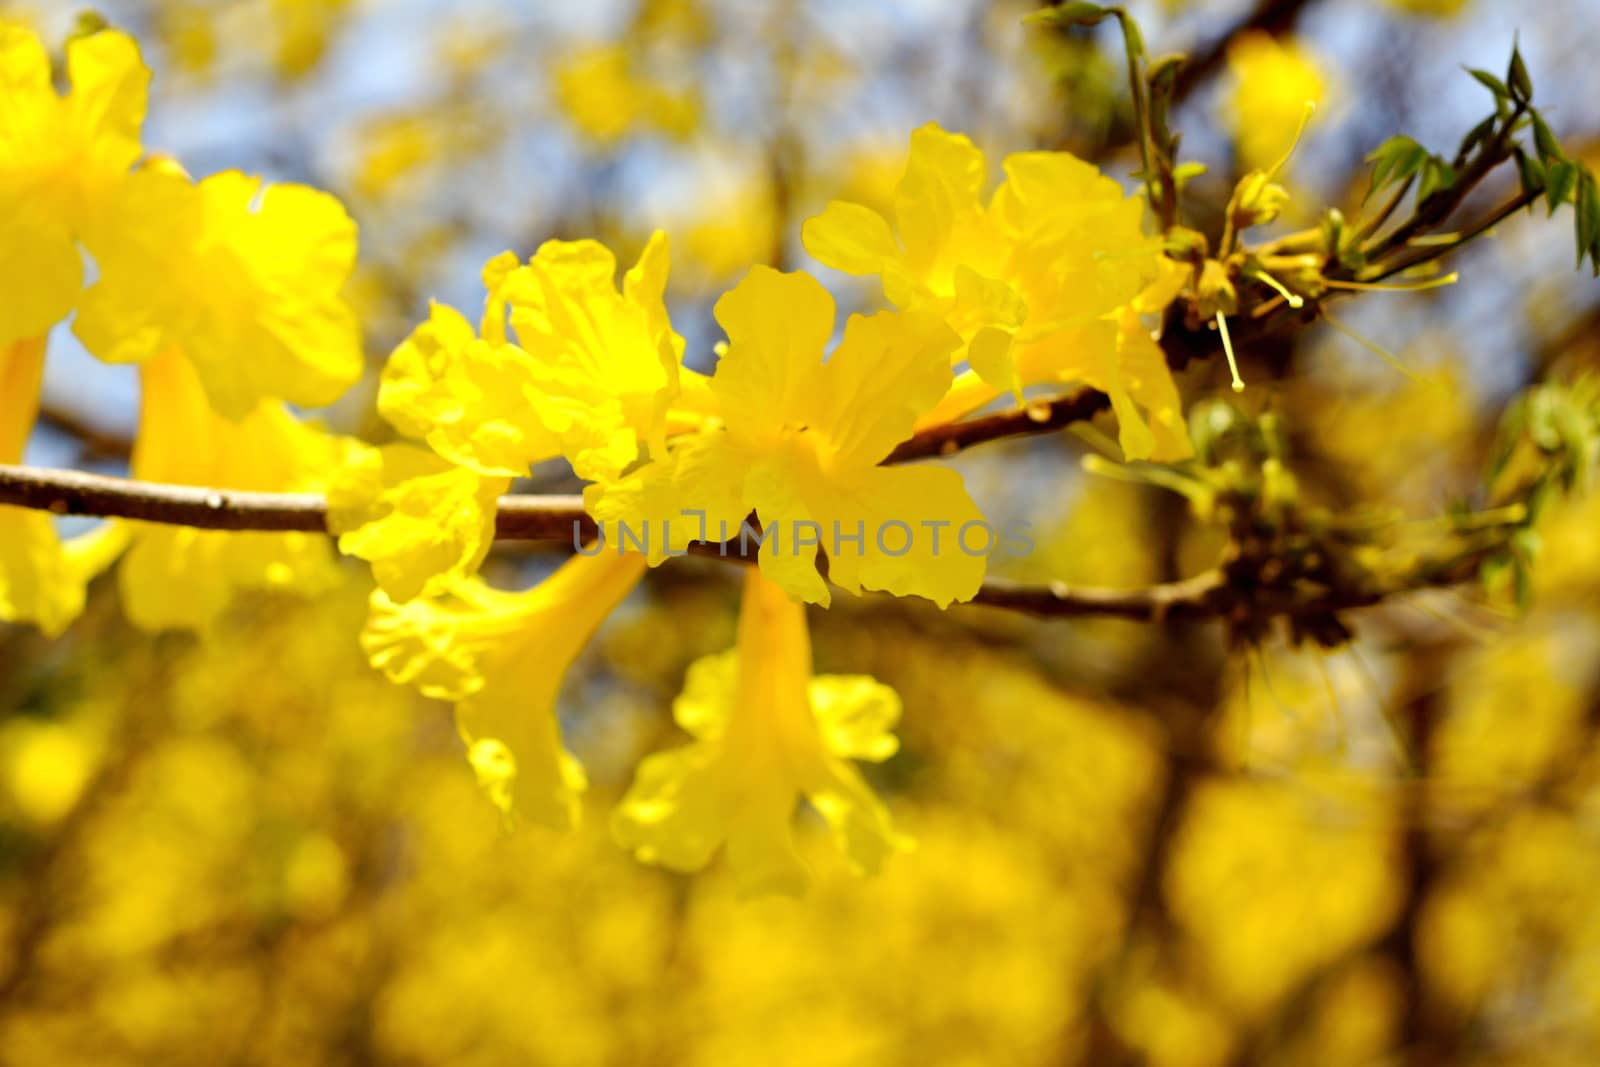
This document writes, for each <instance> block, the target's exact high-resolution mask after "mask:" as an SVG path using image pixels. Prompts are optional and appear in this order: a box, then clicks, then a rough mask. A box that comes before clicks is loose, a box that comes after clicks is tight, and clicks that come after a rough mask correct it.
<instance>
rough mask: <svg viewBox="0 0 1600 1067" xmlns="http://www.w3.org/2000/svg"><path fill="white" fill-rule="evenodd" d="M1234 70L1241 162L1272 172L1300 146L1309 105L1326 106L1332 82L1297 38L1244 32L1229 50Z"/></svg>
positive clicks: (1231, 103) (1234, 120) (1231, 116)
mask: <svg viewBox="0 0 1600 1067" xmlns="http://www.w3.org/2000/svg"><path fill="white" fill-rule="evenodd" d="M1228 70H1229V73H1230V75H1231V76H1232V79H1233V91H1232V96H1231V97H1229V100H1228V121H1229V123H1230V124H1231V126H1232V129H1233V138H1234V143H1235V145H1237V146H1238V149H1239V159H1240V161H1241V162H1242V163H1243V164H1244V168H1245V169H1246V170H1260V171H1266V170H1268V169H1269V168H1271V167H1272V166H1273V164H1275V163H1277V162H1278V161H1279V160H1280V159H1281V158H1282V157H1283V155H1284V153H1286V152H1288V151H1289V149H1290V147H1291V146H1292V145H1293V144H1294V140H1295V136H1296V134H1297V133H1298V132H1299V130H1300V126H1301V124H1302V123H1303V122H1304V121H1305V115H1306V104H1308V103H1310V104H1319V105H1320V104H1321V103H1322V102H1323V98H1324V96H1325V95H1326V93H1327V83H1326V80H1325V78H1324V76H1323V73H1322V71H1321V70H1320V69H1319V68H1318V66H1317V64H1316V62H1315V60H1313V59H1312V57H1311V55H1310V54H1309V53H1308V52H1306V50H1305V49H1303V48H1301V47H1300V46H1299V45H1298V44H1297V43H1295V42H1294V41H1293V40H1285V41H1279V40H1277V39H1275V38H1274V37H1272V36H1271V35H1270V34H1266V33H1261V32H1255V33H1247V34H1241V35H1240V36H1239V37H1238V38H1237V39H1235V40H1234V42H1233V43H1232V44H1230V45H1229V46H1228Z"/></svg>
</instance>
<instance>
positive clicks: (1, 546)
mask: <svg viewBox="0 0 1600 1067" xmlns="http://www.w3.org/2000/svg"><path fill="white" fill-rule="evenodd" d="M44 350H45V342H44V339H43V338H39V339H37V340H32V341H18V342H16V343H15V344H11V345H6V346H3V347H0V463H20V462H22V451H23V448H24V446H25V445H26V444H27V441H28V434H29V433H30V432H31V431H32V429H33V422H34V417H35V415H36V414H37V412H38V397H39V377H40V374H41V372H42V371H43V369H44ZM88 577H89V573H88V572H87V571H85V569H84V568H82V567H80V566H79V565H78V563H77V562H76V561H75V559H74V555H73V550H72V542H68V543H67V544H65V545H63V544H62V543H61V540H60V538H58V537H57V536H56V531H55V525H54V523H53V522H52V519H51V516H50V514H49V513H48V512H43V511H30V510H27V509H25V508H12V507H0V621H3V622H31V623H33V624H34V625H36V626H38V627H39V629H41V630H43V631H44V632H45V633H46V634H47V635H49V636H51V637H54V636H55V635H57V634H59V633H60V632H61V631H62V630H64V629H66V627H67V624H68V623H70V622H71V621H72V620H73V619H75V618H77V616H78V613H79V612H81V611H82V610H83V592H84V584H85V582H86V581H87V579H88Z"/></svg>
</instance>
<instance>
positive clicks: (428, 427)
mask: <svg viewBox="0 0 1600 1067" xmlns="http://www.w3.org/2000/svg"><path fill="white" fill-rule="evenodd" d="M537 377H538V370H537V368H536V367H534V365H533V360H532V357H530V356H529V355H528V354H527V353H526V352H524V351H522V350H521V349H520V348H518V347H516V346H515V345H509V344H491V343H489V342H487V341H483V340H480V339H479V338H478V336H477V334H476V333H475V332H474V331H473V329H472V326H471V324H470V323H468V322H467V320H466V319H465V318H464V317H462V315H461V314H460V313H459V312H457V311H455V310H454V309H453V308H450V307H446V306H445V305H442V304H434V305H432V306H431V308H430V311H429V316H428V321H427V322H425V323H423V324H422V325H420V326H418V327H417V328H416V329H415V330H413V331H412V332H411V335H410V336H409V337H407V338H406V339H405V340H404V341H402V342H401V343H400V345H399V347H397V348H396V349H395V350H394V353H393V354H392V355H391V356H390V357H389V361H388V362H387V363H386V364H384V368H383V375H382V378H381V381H380V384H379V388H378V411H379V412H380V413H381V414H382V415H383V417H384V418H386V419H388V420H389V422H390V423H392V424H393V425H394V426H396V427H397V428H398V429H400V430H401V432H403V433H407V434H410V435H411V436H413V437H418V438H421V439H422V440H424V441H426V442H427V443H428V446H429V447H431V448H432V449H433V450H434V451H435V452H437V453H438V454H439V455H441V456H443V457H444V458H445V459H448V460H450V461H451V462H452V463H456V464H459V465H460V466H463V467H470V468H471V469H472V470H474V471H477V472H478V473H479V474H482V475H486V476H493V475H499V476H503V477H521V476H522V475H525V474H526V473H527V472H528V468H529V467H530V466H532V465H533V464H534V463H538V462H540V461H542V460H546V459H550V458H553V457H555V456H558V455H560V454H561V443H560V441H559V440H558V439H557V438H556V437H555V435H554V434H552V433H550V431H549V430H547V429H546V428H545V425H544V423H543V422H542V421H541V420H540V418H539V410H540V407H541V404H542V398H541V397H539V396H538V395H535V393H534V391H533V383H534V381H535V380H536V379H537Z"/></svg>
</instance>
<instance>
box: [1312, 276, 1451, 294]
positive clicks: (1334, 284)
mask: <svg viewBox="0 0 1600 1067" xmlns="http://www.w3.org/2000/svg"><path fill="white" fill-rule="evenodd" d="M1460 280H1461V275H1460V274H1459V273H1457V272H1455V271H1451V272H1450V273H1449V274H1442V275H1440V276H1439V277H1437V278H1428V279H1425V280H1423V281H1420V282H1405V283H1395V282H1347V281H1342V280H1340V279H1338V278H1324V279H1323V280H1322V284H1324V285H1326V286H1327V287H1328V288H1329V289H1355V290H1359V291H1361V292H1366V293H1420V292H1422V291H1423V290H1425V289H1439V288H1442V287H1443V286H1446V285H1454V284H1455V283H1456V282H1458V281H1460Z"/></svg>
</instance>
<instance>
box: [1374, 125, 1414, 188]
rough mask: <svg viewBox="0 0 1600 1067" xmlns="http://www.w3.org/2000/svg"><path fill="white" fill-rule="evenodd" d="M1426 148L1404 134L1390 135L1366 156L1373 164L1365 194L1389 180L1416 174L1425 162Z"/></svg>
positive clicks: (1402, 179)
mask: <svg viewBox="0 0 1600 1067" xmlns="http://www.w3.org/2000/svg"><path fill="white" fill-rule="evenodd" d="M1427 159H1428V150H1427V149H1426V148H1423V147H1422V146H1421V145H1420V144H1418V143H1417V142H1416V141H1413V140H1412V139H1411V138H1409V137H1406V136H1404V135H1401V136H1397V137H1391V138H1389V139H1388V140H1387V141H1385V142H1383V143H1382V144H1381V145H1379V146H1378V147H1377V148H1375V149H1373V150H1372V152H1371V153H1370V154H1368V156H1367V162H1368V163H1371V164H1372V165H1373V168H1372V183H1371V184H1370V185H1368V186H1367V196H1368V197H1371V196H1372V194H1373V193H1375V192H1377V191H1378V190H1379V189H1381V188H1383V187H1384V186H1385V185H1387V184H1389V183H1390V182H1398V181H1404V180H1405V179H1407V178H1409V177H1411V176H1412V175H1414V174H1416V173H1417V171H1418V170H1419V169H1420V168H1421V167H1422V165H1423V164H1424V163H1425V162H1427Z"/></svg>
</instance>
